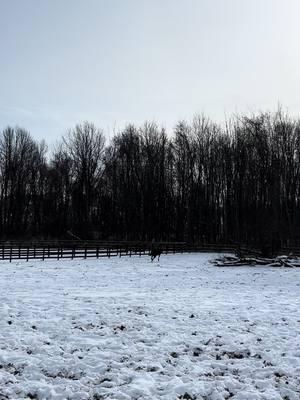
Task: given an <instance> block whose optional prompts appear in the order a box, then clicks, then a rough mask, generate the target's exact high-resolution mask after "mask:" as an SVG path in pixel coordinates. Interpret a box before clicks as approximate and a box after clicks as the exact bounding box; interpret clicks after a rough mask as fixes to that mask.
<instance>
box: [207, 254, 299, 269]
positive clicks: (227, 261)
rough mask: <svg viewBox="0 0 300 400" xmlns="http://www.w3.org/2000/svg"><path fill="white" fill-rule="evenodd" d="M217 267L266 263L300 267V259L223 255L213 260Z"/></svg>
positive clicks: (273, 265) (267, 264)
mask: <svg viewBox="0 0 300 400" xmlns="http://www.w3.org/2000/svg"><path fill="white" fill-rule="evenodd" d="M212 263H213V264H214V265H216V266H217V267H240V266H243V265H245V266H249V265H250V266H255V265H265V266H267V267H287V268H295V267H300V259H299V258H298V257H296V256H292V255H289V256H277V257H275V258H264V257H256V256H255V257H237V256H223V257H220V258H217V259H215V260H213V261H212Z"/></svg>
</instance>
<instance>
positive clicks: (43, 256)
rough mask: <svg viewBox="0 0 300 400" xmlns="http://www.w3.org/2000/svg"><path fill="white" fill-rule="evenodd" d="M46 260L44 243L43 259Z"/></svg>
mask: <svg viewBox="0 0 300 400" xmlns="http://www.w3.org/2000/svg"><path fill="white" fill-rule="evenodd" d="M44 260H45V246H44V245H43V261H44Z"/></svg>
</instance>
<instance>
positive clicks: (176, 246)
mask: <svg viewBox="0 0 300 400" xmlns="http://www.w3.org/2000/svg"><path fill="white" fill-rule="evenodd" d="M156 245H157V246H159V248H160V249H161V251H162V253H163V254H168V253H184V252H232V251H234V246H229V245H222V244H207V245H203V246H191V245H189V244H187V243H185V242H159V243H158V242H157V243H156ZM150 252H151V242H133V241H130V242H129V241H128V242H125V241H120V242H118V241H86V242H83V241H22V242H21V241H20V242H19V241H10V242H1V241H0V260H9V261H12V260H26V261H29V260H32V259H40V260H45V259H51V258H52V259H57V260H59V259H61V258H70V259H74V258H91V257H92V258H101V257H108V258H110V257H122V256H132V255H139V256H141V255H149V254H150Z"/></svg>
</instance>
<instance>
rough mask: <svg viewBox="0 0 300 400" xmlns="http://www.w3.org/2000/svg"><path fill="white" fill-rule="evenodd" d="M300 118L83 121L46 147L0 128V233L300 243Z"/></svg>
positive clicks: (280, 115) (268, 115)
mask: <svg viewBox="0 0 300 400" xmlns="http://www.w3.org/2000/svg"><path fill="white" fill-rule="evenodd" d="M299 161H300V119H295V118H292V117H290V116H289V115H287V114H285V113H283V112H282V111H281V110H279V111H277V112H276V113H258V114H255V115H252V116H245V115H242V116H234V117H232V118H231V119H230V120H229V121H227V123H226V124H225V126H220V125H218V124H216V123H214V122H213V121H211V120H210V119H208V118H207V117H205V116H203V115H200V116H196V117H195V118H194V119H193V120H192V121H191V122H186V121H180V122H178V123H177V125H176V126H175V128H174V131H173V132H172V135H167V133H166V131H165V129H164V128H162V127H160V126H159V125H157V124H156V123H145V124H144V125H142V126H139V127H138V126H135V125H128V126H126V127H125V128H124V129H123V130H122V131H120V132H119V133H117V134H115V136H114V137H113V138H112V139H111V140H110V141H109V142H106V140H105V135H104V133H103V131H102V130H101V129H99V128H97V127H96V126H95V125H94V124H92V123H89V122H83V123H81V124H78V125H77V126H75V128H73V129H71V130H70V131H68V132H67V133H66V135H65V136H64V137H63V138H62V140H61V143H60V144H59V145H58V146H57V147H56V149H55V150H54V151H53V152H52V153H51V154H49V153H48V151H47V146H46V144H45V142H38V141H36V140H35V139H34V138H33V137H32V136H31V135H30V133H29V132H27V131H26V130H25V129H22V128H18V127H16V128H12V127H7V128H5V129H4V130H3V132H2V133H1V135H0V236H1V238H2V240H5V239H10V238H40V239H42V238H45V239H46V238H47V239H49V238H65V239H67V238H70V239H71V236H72V235H74V236H76V237H79V238H82V239H119V240H121V239H122V240H152V239H153V238H155V239H156V240H168V241H169V240H172V241H173V240H176V241H177V240H178V241H189V242H191V243H202V242H215V243H218V242H220V243H221V242H223V243H225V242H227V243H230V242H235V243H257V242H263V241H266V240H268V241H270V240H273V239H274V238H276V240H282V241H285V242H286V241H289V242H290V243H293V242H296V241H297V240H299V239H300V207H299V199H300V193H299V192H300V162H299Z"/></svg>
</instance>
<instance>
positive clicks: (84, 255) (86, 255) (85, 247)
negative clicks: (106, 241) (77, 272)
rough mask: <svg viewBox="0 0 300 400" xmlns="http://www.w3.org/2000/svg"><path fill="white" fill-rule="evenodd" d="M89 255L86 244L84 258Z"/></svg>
mask: <svg viewBox="0 0 300 400" xmlns="http://www.w3.org/2000/svg"><path fill="white" fill-rule="evenodd" d="M86 257H87V248H86V245H85V246H84V258H86Z"/></svg>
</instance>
